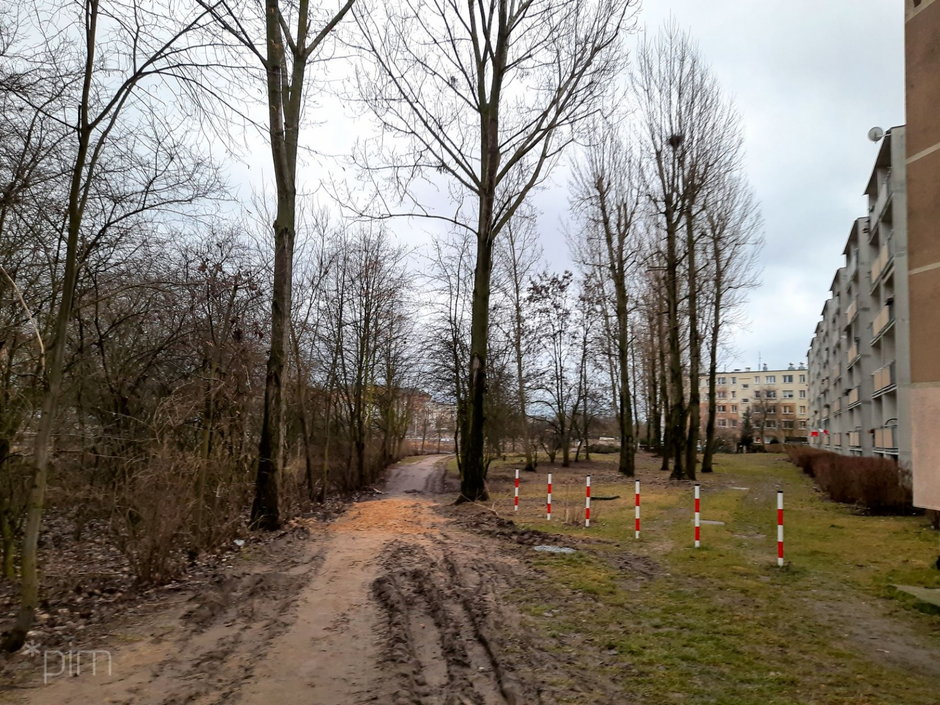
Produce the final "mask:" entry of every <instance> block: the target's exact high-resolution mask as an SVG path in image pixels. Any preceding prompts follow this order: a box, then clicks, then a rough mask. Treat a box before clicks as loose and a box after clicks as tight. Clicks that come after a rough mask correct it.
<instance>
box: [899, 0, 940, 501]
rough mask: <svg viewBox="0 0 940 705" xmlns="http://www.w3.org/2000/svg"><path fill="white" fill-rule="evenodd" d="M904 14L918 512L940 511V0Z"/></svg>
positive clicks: (911, 1) (911, 409) (926, 0)
mask: <svg viewBox="0 0 940 705" xmlns="http://www.w3.org/2000/svg"><path fill="white" fill-rule="evenodd" d="M904 10H905V23H904V47H905V50H904V53H905V57H904V58H905V67H906V69H905V70H906V74H907V75H906V78H905V84H906V91H905V94H906V102H907V105H906V111H907V152H906V155H905V156H906V158H907V159H906V164H907V180H908V202H907V207H908V213H909V229H908V233H907V239H908V240H907V241H908V248H907V249H908V258H909V269H908V271H907V272H906V273H905V274H903V275H902V276H903V277H905V278H906V279H907V281H908V283H909V286H910V374H911V378H910V390H909V397H910V398H909V404H908V406H907V410H908V411H907V413H908V414H909V418H910V420H911V427H912V434H913V446H912V449H911V450H912V454H911V467H912V471H913V478H912V480H913V481H912V484H913V490H914V504H915V505H916V506H918V507H924V508H926V509H936V510H940V433H937V418H938V417H940V353H938V350H940V120H938V119H937V106H938V105H940V51H937V46H938V37H940V2H937V1H936V0H905V3H904ZM898 271H902V270H900V269H898Z"/></svg>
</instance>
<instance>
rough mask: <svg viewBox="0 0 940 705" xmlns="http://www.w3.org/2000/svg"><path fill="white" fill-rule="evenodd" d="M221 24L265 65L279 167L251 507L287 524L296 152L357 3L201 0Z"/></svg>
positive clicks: (255, 519) (268, 521)
mask: <svg viewBox="0 0 940 705" xmlns="http://www.w3.org/2000/svg"><path fill="white" fill-rule="evenodd" d="M198 2H199V5H200V6H201V7H203V8H204V9H205V10H206V11H207V12H209V13H210V14H211V15H212V17H213V18H214V19H215V20H216V22H217V23H218V24H219V26H220V27H221V28H222V29H223V30H224V31H225V32H227V33H228V34H229V35H230V36H231V37H232V38H233V39H234V40H235V41H236V42H237V43H238V44H239V45H240V46H241V47H243V48H244V49H245V50H246V51H247V52H248V53H249V54H250V55H251V57H252V58H253V59H254V60H256V61H257V62H258V64H260V66H262V67H263V69H264V75H265V86H266V89H267V108H268V124H267V132H268V142H269V146H270V148H271V159H272V163H273V166H274V184H275V190H276V199H277V207H276V209H275V214H274V223H273V232H272V235H273V242H274V279H273V288H272V292H271V350H270V353H269V356H268V370H267V377H266V378H265V391H264V415H263V417H262V422H261V438H260V441H259V445H258V475H257V479H256V482H255V499H254V503H253V504H252V508H251V522H252V524H253V525H254V526H257V527H260V528H265V529H274V528H277V527H278V526H280V524H281V512H280V506H279V494H278V478H279V476H280V472H281V468H282V466H283V463H284V450H285V438H284V437H285V423H284V414H285V400H284V389H283V377H284V368H285V365H286V363H287V357H288V352H289V349H290V348H289V335H290V321H291V316H290V312H291V290H292V287H293V262H294V241H295V238H296V217H297V154H298V148H299V145H300V122H301V117H302V115H303V108H304V98H305V91H304V89H305V87H306V81H307V69H308V67H309V66H310V65H311V63H313V62H314V61H315V60H316V57H317V52H318V51H320V50H321V48H322V47H323V45H324V42H325V41H326V40H327V38H328V37H329V35H330V33H331V32H332V31H333V30H334V29H335V28H336V26H337V25H338V24H339V23H340V22H341V21H342V19H343V18H344V17H345V16H346V14H347V13H348V12H349V10H350V8H352V5H353V2H354V0H346V2H344V3H343V4H342V5H341V6H340V7H339V8H338V9H337V10H331V11H325V12H320V13H318V12H316V11H315V8H311V7H310V2H309V0H299V1H298V2H296V3H295V2H287V1H285V0H265V1H264V3H260V2H234V3H229V2H214V1H212V0H198Z"/></svg>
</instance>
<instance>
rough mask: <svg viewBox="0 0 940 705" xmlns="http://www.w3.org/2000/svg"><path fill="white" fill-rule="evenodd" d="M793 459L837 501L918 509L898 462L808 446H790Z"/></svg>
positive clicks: (887, 509)
mask: <svg viewBox="0 0 940 705" xmlns="http://www.w3.org/2000/svg"><path fill="white" fill-rule="evenodd" d="M786 452H787V456H788V457H789V458H790V462H792V463H793V464H794V465H796V466H797V467H799V468H800V469H802V470H803V472H805V473H806V474H807V475H809V476H810V477H812V478H813V479H814V480H815V481H816V484H817V485H818V486H819V488H820V489H821V490H822V491H823V492H825V493H826V494H827V495H829V497H830V498H831V499H833V500H835V501H836V502H844V503H846V504H858V505H861V506H863V507H866V508H868V509H869V510H871V511H872V512H875V513H879V514H910V513H911V512H912V511H914V506H913V496H912V495H911V490H910V488H908V487H905V486H904V484H903V483H902V482H901V475H900V472H899V470H898V465H897V463H896V462H894V461H893V460H888V459H887V458H863V457H860V456H857V455H840V454H838V453H833V452H831V451H828V450H820V449H818V448H809V447H807V446H796V445H788V446H786Z"/></svg>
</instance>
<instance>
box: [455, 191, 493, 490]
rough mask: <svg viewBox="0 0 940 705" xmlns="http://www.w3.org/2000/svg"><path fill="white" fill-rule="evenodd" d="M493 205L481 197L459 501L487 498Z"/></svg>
mask: <svg viewBox="0 0 940 705" xmlns="http://www.w3.org/2000/svg"><path fill="white" fill-rule="evenodd" d="M491 217H492V202H491V201H490V199H488V198H483V197H481V198H480V224H481V226H482V227H481V232H480V233H479V234H478V235H477V260H476V269H475V270H474V276H473V301H472V306H471V311H472V314H471V317H472V319H471V324H470V374H469V381H468V384H467V398H466V401H465V404H466V412H465V423H466V430H465V431H464V434H463V438H462V439H461V440H462V448H461V453H462V455H463V461H462V462H461V464H460V472H461V476H460V500H462V501H469V502H476V501H479V500H486V499H488V494H487V491H486V459H485V445H484V444H485V438H484V424H485V422H486V415H485V413H484V411H485V410H484V401H485V398H486V352H487V343H488V338H489V335H488V333H489V324H490V274H491V273H492V257H493V246H492V243H491V242H490V241H489V235H488V232H487V230H488V223H489V222H490V219H491Z"/></svg>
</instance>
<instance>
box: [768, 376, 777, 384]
mask: <svg viewBox="0 0 940 705" xmlns="http://www.w3.org/2000/svg"><path fill="white" fill-rule="evenodd" d="M776 383H777V375H767V384H776Z"/></svg>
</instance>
